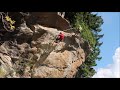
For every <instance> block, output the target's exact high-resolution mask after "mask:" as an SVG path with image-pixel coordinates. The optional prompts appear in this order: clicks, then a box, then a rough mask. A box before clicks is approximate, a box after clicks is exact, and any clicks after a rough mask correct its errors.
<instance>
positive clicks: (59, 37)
mask: <svg viewBox="0 0 120 90" xmlns="http://www.w3.org/2000/svg"><path fill="white" fill-rule="evenodd" d="M63 40H64V34H63V33H62V32H60V33H59V34H58V36H57V37H56V41H55V42H56V43H59V42H61V41H63Z"/></svg>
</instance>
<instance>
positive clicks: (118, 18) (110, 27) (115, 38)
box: [95, 12, 120, 69]
mask: <svg viewBox="0 0 120 90" xmlns="http://www.w3.org/2000/svg"><path fill="white" fill-rule="evenodd" d="M97 13H98V15H99V16H102V18H103V21H104V24H103V25H102V26H101V28H102V31H101V33H100V34H104V37H103V38H102V39H101V40H100V41H102V42H103V45H102V46H101V47H100V50H101V54H100V56H102V59H101V60H100V61H97V66H96V67H95V69H98V68H104V67H106V66H107V65H108V64H111V63H113V58H112V57H113V55H114V54H115V50H116V49H117V48H118V47H119V46H120V44H119V43H120V39H119V38H120V12H97Z"/></svg>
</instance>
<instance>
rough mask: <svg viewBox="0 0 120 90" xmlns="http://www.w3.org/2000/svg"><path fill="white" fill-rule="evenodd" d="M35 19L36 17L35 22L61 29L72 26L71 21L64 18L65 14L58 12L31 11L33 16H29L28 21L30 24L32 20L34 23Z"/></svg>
mask: <svg viewBox="0 0 120 90" xmlns="http://www.w3.org/2000/svg"><path fill="white" fill-rule="evenodd" d="M33 16H34V17H33ZM33 19H35V23H38V24H40V25H44V26H47V27H52V28H57V29H60V30H65V29H69V28H70V23H69V22H68V21H67V20H66V19H65V18H64V14H58V13H57V12H31V16H30V17H29V18H27V19H26V21H28V23H29V24H30V21H31V20H32V23H33Z"/></svg>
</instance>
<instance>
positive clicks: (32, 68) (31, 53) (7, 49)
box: [0, 23, 87, 78]
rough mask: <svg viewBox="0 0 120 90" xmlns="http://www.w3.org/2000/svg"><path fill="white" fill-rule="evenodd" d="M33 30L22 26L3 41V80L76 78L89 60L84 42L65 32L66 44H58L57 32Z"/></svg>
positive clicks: (0, 64)
mask: <svg viewBox="0 0 120 90" xmlns="http://www.w3.org/2000/svg"><path fill="white" fill-rule="evenodd" d="M33 27H34V30H31V29H30V28H28V27H27V25H26V24H25V23H23V24H22V25H21V26H20V27H19V28H18V29H17V30H16V33H14V34H11V33H6V34H7V35H5V36H4V35H3V37H1V41H2V40H5V41H3V42H2V44H1V45H0V77H7V78H73V77H74V75H75V74H76V72H77V68H78V67H79V66H80V65H81V64H82V63H83V62H84V61H85V57H86V54H85V51H84V48H82V47H83V46H84V44H85V42H84V41H83V40H82V38H80V37H79V35H77V34H75V33H74V32H73V33H69V32H63V31H62V32H63V33H64V34H65V40H64V41H63V42H60V43H59V44H56V43H54V41H55V37H56V35H57V34H58V33H59V32H60V31H59V30H58V29H56V28H50V27H45V26H42V25H39V24H37V25H33ZM8 36H10V37H9V38H8ZM81 46H82V47H81ZM86 47H87V46H86ZM86 53H87V52H86Z"/></svg>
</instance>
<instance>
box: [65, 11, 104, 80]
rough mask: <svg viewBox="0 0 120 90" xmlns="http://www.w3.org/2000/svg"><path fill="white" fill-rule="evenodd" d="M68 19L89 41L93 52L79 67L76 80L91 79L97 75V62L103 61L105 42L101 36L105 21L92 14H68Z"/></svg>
mask: <svg viewBox="0 0 120 90" xmlns="http://www.w3.org/2000/svg"><path fill="white" fill-rule="evenodd" d="M66 18H67V19H68V20H69V21H70V23H71V25H72V27H74V28H76V30H80V34H81V36H82V37H83V38H84V40H85V41H87V42H88V43H89V44H90V46H91V48H92V52H91V53H90V54H89V55H88V56H87V57H86V60H85V62H84V63H83V64H82V65H81V66H80V67H79V69H78V72H77V74H76V78H89V77H91V76H93V75H94V74H95V70H94V68H93V66H96V65H97V64H96V60H101V58H102V57H100V56H99V55H100V46H101V45H102V44H103V42H100V39H101V38H102V37H103V36H104V35H100V34H99V33H100V32H101V30H102V29H101V25H102V24H103V19H102V18H101V16H97V14H93V13H92V12H66Z"/></svg>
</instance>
